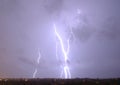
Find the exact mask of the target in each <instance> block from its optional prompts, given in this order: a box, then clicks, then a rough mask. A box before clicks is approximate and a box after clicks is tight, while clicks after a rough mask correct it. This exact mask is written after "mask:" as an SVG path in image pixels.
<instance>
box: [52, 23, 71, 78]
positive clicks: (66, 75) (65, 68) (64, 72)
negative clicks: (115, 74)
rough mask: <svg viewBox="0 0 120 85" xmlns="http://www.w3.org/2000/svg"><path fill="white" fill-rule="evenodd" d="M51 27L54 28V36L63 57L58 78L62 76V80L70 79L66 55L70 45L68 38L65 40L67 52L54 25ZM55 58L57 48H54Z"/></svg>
mask: <svg viewBox="0 0 120 85" xmlns="http://www.w3.org/2000/svg"><path fill="white" fill-rule="evenodd" d="M53 26H54V31H55V35H56V37H57V38H58V40H59V43H60V46H61V50H62V53H63V57H64V62H63V66H62V72H61V75H60V77H63V75H64V78H71V73H70V69H69V65H68V54H69V50H70V45H69V41H70V37H69V38H68V39H67V50H65V47H64V43H63V40H62V38H61V36H60V34H59V33H58V31H57V27H56V24H53ZM56 45H58V44H56ZM56 56H57V57H58V54H57V46H56Z"/></svg>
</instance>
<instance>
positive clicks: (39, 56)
mask: <svg viewBox="0 0 120 85" xmlns="http://www.w3.org/2000/svg"><path fill="white" fill-rule="evenodd" d="M40 58H41V54H40V50H39V49H38V58H37V65H36V68H35V71H34V72H33V78H35V77H36V74H37V72H38V65H39V63H40Z"/></svg>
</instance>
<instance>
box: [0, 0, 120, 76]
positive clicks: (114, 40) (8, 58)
mask: <svg viewBox="0 0 120 85" xmlns="http://www.w3.org/2000/svg"><path fill="white" fill-rule="evenodd" d="M78 12H79V15H77V13H78ZM53 22H55V23H57V26H58V28H59V30H60V33H62V32H63V35H64V34H67V33H69V28H72V31H73V34H74V37H73V38H71V39H70V53H69V68H70V72H71V76H72V78H117V77H120V0H0V78H32V75H33V72H34V70H35V68H36V66H37V69H38V72H37V75H36V77H38V78H59V76H60V73H61V67H60V65H61V63H62V61H61V60H58V59H57V58H56V36H55V33H54V29H53ZM63 24H64V25H63ZM63 37H64V36H63ZM65 45H66V44H65ZM38 49H39V50H40V53H41V59H40V63H39V65H37V58H38Z"/></svg>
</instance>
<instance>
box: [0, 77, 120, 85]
mask: <svg viewBox="0 0 120 85" xmlns="http://www.w3.org/2000/svg"><path fill="white" fill-rule="evenodd" d="M0 85H120V78H116V79H79V78H76V79H39V78H36V79H8V78H7V79H0Z"/></svg>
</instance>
